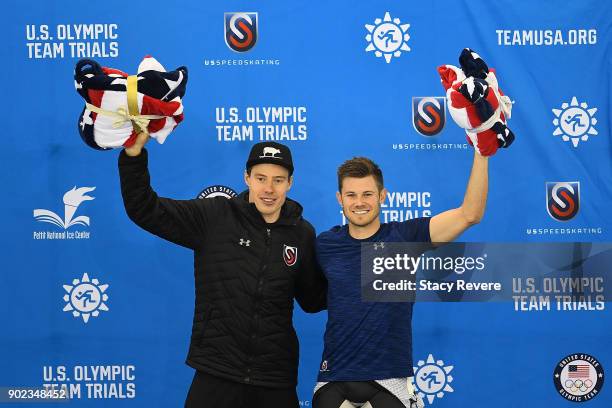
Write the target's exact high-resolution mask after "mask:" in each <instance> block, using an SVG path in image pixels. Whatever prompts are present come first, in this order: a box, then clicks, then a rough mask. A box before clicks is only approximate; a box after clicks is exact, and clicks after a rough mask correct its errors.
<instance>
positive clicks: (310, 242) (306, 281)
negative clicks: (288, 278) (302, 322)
mask: <svg viewBox="0 0 612 408" xmlns="http://www.w3.org/2000/svg"><path fill="white" fill-rule="evenodd" d="M304 223H305V224H306V230H307V233H306V238H305V240H304V243H303V244H302V248H304V250H303V255H302V256H303V258H302V261H301V267H300V270H299V272H298V276H297V279H296V282H295V299H296V300H297V302H298V303H299V305H300V307H301V308H302V309H303V310H304V311H305V312H307V313H316V312H320V311H321V310H325V309H327V279H326V278H325V275H324V274H323V270H322V269H321V267H320V266H319V263H318V262H317V259H316V256H315V231H314V228H313V227H312V225H310V224H309V223H308V222H306V221H304Z"/></svg>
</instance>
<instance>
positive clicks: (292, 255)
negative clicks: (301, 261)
mask: <svg viewBox="0 0 612 408" xmlns="http://www.w3.org/2000/svg"><path fill="white" fill-rule="evenodd" d="M297 250H298V249H297V248H296V247H292V246H289V245H284V246H283V260H284V261H285V264H286V265H287V266H293V265H295V263H296V262H297Z"/></svg>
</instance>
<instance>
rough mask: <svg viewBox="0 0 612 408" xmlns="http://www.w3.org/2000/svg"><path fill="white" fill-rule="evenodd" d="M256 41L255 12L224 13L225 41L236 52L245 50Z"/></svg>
mask: <svg viewBox="0 0 612 408" xmlns="http://www.w3.org/2000/svg"><path fill="white" fill-rule="evenodd" d="M256 42H257V13H252V12H233V13H225V43H226V44H227V46H228V47H230V49H232V50H233V51H236V52H246V51H249V50H250V49H251V48H253V47H254V46H255V43H256Z"/></svg>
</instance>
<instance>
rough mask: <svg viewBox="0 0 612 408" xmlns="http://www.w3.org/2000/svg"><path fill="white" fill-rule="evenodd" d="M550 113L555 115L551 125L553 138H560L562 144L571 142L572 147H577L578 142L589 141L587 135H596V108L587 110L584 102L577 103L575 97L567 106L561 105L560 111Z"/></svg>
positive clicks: (565, 104)
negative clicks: (552, 126)
mask: <svg viewBox="0 0 612 408" xmlns="http://www.w3.org/2000/svg"><path fill="white" fill-rule="evenodd" d="M552 112H553V113H554V114H555V118H554V119H553V125H555V126H556V127H555V131H554V132H553V136H561V138H562V139H563V141H564V142H568V141H570V140H571V141H572V145H573V146H574V147H578V143H579V142H580V141H583V142H586V141H587V140H589V135H597V130H595V125H596V124H597V119H595V113H596V112H597V108H591V109H589V106H588V105H587V103H586V102H582V103H578V99H577V98H576V97H575V96H574V97H572V101H571V102H570V103H569V104H568V103H563V104H562V105H561V109H553V110H552Z"/></svg>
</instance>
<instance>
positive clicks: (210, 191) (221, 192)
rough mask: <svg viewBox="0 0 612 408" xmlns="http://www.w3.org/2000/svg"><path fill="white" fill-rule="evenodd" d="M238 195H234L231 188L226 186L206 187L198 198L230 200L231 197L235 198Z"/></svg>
mask: <svg viewBox="0 0 612 408" xmlns="http://www.w3.org/2000/svg"><path fill="white" fill-rule="evenodd" d="M237 195H238V193H236V192H235V191H234V190H233V189H232V188H230V187H227V186H221V185H215V186H210V187H206V188H205V189H204V190H202V191H201V192H200V194H198V198H200V199H204V198H213V197H225V198H227V199H230V198H232V197H236V196H237Z"/></svg>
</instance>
